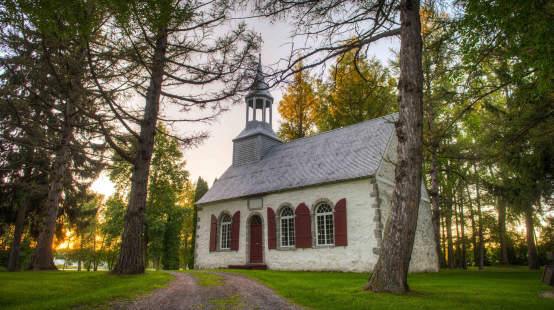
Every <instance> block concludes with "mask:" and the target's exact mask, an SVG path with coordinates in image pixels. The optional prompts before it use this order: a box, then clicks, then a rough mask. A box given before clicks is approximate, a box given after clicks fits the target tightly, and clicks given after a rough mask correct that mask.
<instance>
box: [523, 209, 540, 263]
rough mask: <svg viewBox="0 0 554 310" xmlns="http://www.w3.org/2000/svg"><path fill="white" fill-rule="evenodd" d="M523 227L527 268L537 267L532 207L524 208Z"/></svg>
mask: <svg viewBox="0 0 554 310" xmlns="http://www.w3.org/2000/svg"><path fill="white" fill-rule="evenodd" d="M525 228H526V230H527V261H528V263H529V269H537V270H538V269H539V267H540V266H539V259H538V257H537V247H536V245H535V225H534V224H533V207H531V206H529V207H528V208H527V209H526V210H525Z"/></svg>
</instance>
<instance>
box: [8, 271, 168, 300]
mask: <svg viewBox="0 0 554 310" xmlns="http://www.w3.org/2000/svg"><path fill="white" fill-rule="evenodd" d="M171 279H172V276H171V275H169V274H166V273H162V272H147V273H146V274H141V275H131V276H115V275H110V274H108V273H106V272H71V271H67V272H51V271H50V272H44V271H43V272H18V273H13V272H10V273H8V272H3V273H1V274H0V282H1V283H2V294H0V305H2V309H29V310H32V309H70V308H74V307H77V306H80V307H81V306H87V305H90V306H92V305H101V304H104V305H105V304H107V303H109V302H111V301H113V300H114V299H118V300H120V299H133V298H136V297H138V296H140V295H142V294H146V293H148V292H150V291H152V290H154V289H156V288H160V287H164V286H165V285H166V283H167V282H169V281H170V280H171Z"/></svg>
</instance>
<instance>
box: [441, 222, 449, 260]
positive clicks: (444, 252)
mask: <svg viewBox="0 0 554 310" xmlns="http://www.w3.org/2000/svg"><path fill="white" fill-rule="evenodd" d="M441 218H442V220H441V222H442V223H441V229H442V236H441V241H442V253H441V266H442V267H447V266H448V265H447V264H446V217H445V216H444V214H443V212H441Z"/></svg>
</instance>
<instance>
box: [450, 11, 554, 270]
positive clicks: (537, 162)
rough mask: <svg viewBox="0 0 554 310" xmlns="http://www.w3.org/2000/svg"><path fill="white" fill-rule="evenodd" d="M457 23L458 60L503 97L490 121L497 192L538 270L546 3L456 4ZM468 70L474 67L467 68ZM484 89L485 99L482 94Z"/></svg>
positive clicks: (546, 162)
mask: <svg viewBox="0 0 554 310" xmlns="http://www.w3.org/2000/svg"><path fill="white" fill-rule="evenodd" d="M461 5H462V6H463V7H464V9H465V12H466V14H465V16H464V18H463V19H462V20H461V21H460V32H461V34H462V37H463V41H462V42H463V48H464V49H465V51H466V57H465V58H466V60H467V61H468V62H472V63H474V64H477V65H481V66H482V64H492V66H491V67H492V68H493V69H492V71H493V72H494V74H495V80H493V82H496V85H495V88H493V91H494V92H496V93H500V91H502V93H503V95H504V104H503V106H500V107H498V106H495V107H492V108H493V109H490V110H491V111H492V112H493V113H494V114H495V116H496V119H493V120H494V121H495V123H496V125H497V126H494V127H493V128H494V129H493V131H492V134H491V137H494V138H493V139H491V140H492V141H491V142H492V145H493V147H492V148H491V151H492V153H493V155H495V156H496V159H497V161H498V165H497V166H498V168H500V174H501V176H502V179H501V180H500V181H501V182H497V183H496V184H495V185H496V188H497V190H496V191H497V192H499V193H502V195H504V197H503V198H504V199H505V200H507V201H512V202H513V203H512V208H514V209H515V210H516V211H517V212H519V213H520V214H522V215H523V216H524V218H525V222H526V226H527V247H528V251H529V252H528V261H529V267H530V268H531V269H536V268H538V260H537V253H536V249H535V238H534V225H533V217H534V214H536V212H537V211H540V207H541V203H540V201H541V199H550V197H551V195H552V175H553V172H554V165H553V164H552V157H554V155H553V154H554V153H553V152H554V149H553V147H552V143H550V142H549V141H551V140H552V138H553V135H552V133H551V132H550V131H549V129H548V128H552V126H553V124H554V108H553V106H552V104H551V89H552V79H551V78H550V77H551V76H552V70H553V69H552V64H551V59H552V53H551V46H552V44H553V39H552V36H551V35H550V33H551V32H552V24H551V23H550V22H549V21H548V19H549V13H548V12H549V11H548V5H549V4H548V3H547V2H540V1H539V2H521V1H506V2H503V3H502V4H501V5H499V4H498V3H490V2H478V1H462V2H461ZM474 66H475V65H474ZM491 92H492V91H489V92H488V93H485V96H488V94H490V93H491Z"/></svg>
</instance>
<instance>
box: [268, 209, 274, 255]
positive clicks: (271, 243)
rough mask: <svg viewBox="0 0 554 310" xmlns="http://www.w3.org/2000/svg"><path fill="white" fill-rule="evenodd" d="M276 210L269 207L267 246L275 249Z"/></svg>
mask: <svg viewBox="0 0 554 310" xmlns="http://www.w3.org/2000/svg"><path fill="white" fill-rule="evenodd" d="M275 232H276V228H275V211H273V209H271V208H267V247H268V248H270V249H275V239H276V238H275Z"/></svg>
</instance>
